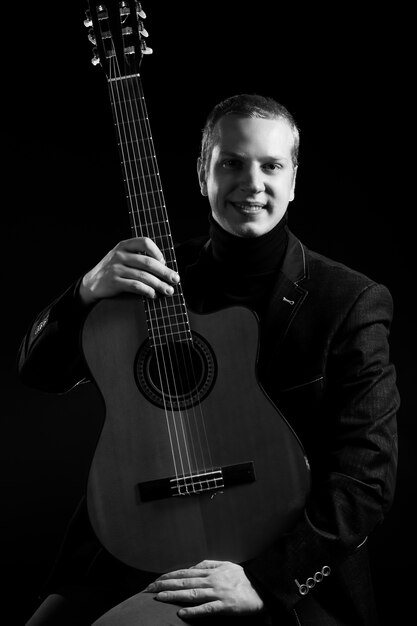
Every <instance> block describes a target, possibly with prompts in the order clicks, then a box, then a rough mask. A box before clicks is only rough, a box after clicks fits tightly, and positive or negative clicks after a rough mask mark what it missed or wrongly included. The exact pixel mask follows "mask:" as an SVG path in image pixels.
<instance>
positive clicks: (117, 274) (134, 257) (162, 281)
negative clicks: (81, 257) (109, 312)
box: [79, 237, 179, 304]
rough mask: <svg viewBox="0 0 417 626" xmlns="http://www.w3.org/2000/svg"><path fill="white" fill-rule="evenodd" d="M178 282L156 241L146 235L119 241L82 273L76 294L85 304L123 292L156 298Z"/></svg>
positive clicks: (170, 291) (171, 288) (167, 294)
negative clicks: (87, 270)
mask: <svg viewBox="0 0 417 626" xmlns="http://www.w3.org/2000/svg"><path fill="white" fill-rule="evenodd" d="M178 282H179V276H178V274H177V273H176V272H174V271H173V270H171V269H169V268H168V267H167V266H166V265H165V260H164V257H163V255H162V253H161V251H160V250H159V248H158V247H157V246H156V244H155V243H154V242H153V241H152V240H151V239H149V238H148V237H133V238H131V239H125V240H124V241H120V242H119V243H118V244H117V245H116V246H115V247H114V248H113V249H112V250H110V252H108V254H106V256H105V257H104V258H103V259H102V260H101V261H100V262H99V263H98V264H97V265H96V266H95V267H93V268H92V269H91V270H90V271H89V272H87V274H85V276H84V277H83V279H82V281H81V285H80V291H79V293H80V298H81V300H82V301H83V302H84V304H92V303H94V302H97V301H98V300H101V299H102V298H111V297H112V296H116V295H118V294H120V293H124V292H128V293H137V294H140V295H142V296H145V297H148V298H156V297H157V295H158V294H161V295H164V296H169V295H172V293H173V286H172V285H175V284H176V283H178Z"/></svg>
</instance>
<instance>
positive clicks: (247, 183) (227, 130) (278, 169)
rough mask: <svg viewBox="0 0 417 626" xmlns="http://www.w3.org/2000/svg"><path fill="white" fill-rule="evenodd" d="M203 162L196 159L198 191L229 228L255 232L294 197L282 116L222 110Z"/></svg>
mask: <svg viewBox="0 0 417 626" xmlns="http://www.w3.org/2000/svg"><path fill="white" fill-rule="evenodd" d="M215 137H216V139H215V142H214V144H213V148H212V152H211V156H210V159H209V162H208V164H207V165H206V166H204V165H203V163H202V161H201V159H199V160H198V176H199V181H200V188H201V193H202V194H203V195H205V196H208V199H209V202H210V206H211V211H212V214H213V218H214V219H215V220H216V221H217V222H218V223H219V224H220V226H222V228H224V229H225V230H226V231H228V232H229V233H232V234H234V235H238V236H240V237H259V236H260V235H263V234H264V233H267V232H268V231H270V230H271V229H272V228H273V227H274V226H275V225H276V224H278V222H279V221H280V220H281V218H282V216H283V215H284V214H285V212H286V210H287V207H288V204H289V202H291V201H292V200H293V199H294V188H295V175H296V168H294V166H293V162H292V147H293V144H294V136H293V133H292V130H291V128H290V126H289V124H288V122H287V121H286V120H283V119H264V118H258V117H240V116H237V115H227V116H224V117H222V118H220V120H219V121H218V122H217V124H216V128H215Z"/></svg>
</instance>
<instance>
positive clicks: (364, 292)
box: [20, 95, 399, 626]
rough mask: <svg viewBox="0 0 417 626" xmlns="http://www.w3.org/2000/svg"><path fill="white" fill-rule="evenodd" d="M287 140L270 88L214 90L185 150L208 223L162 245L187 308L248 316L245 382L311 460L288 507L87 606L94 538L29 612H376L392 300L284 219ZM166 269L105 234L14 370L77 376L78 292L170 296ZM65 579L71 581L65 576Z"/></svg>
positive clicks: (49, 379) (391, 399) (360, 618)
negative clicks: (268, 534) (304, 486)
mask: <svg viewBox="0 0 417 626" xmlns="http://www.w3.org/2000/svg"><path fill="white" fill-rule="evenodd" d="M298 144H299V134H298V130H297V127H296V124H295V122H294V120H293V118H292V116H291V115H290V113H289V112H288V111H287V110H286V109H285V108H284V107H282V106H281V105H280V104H278V103H277V102H275V101H274V100H272V99H270V98H264V97H261V96H257V95H239V96H234V97H232V98H229V99H227V100H225V101H224V102H222V103H220V104H219V105H217V106H216V107H215V108H214V109H213V111H212V112H211V114H210V116H209V118H208V120H207V123H206V126H205V129H204V133H203V141H202V151H201V155H200V158H199V160H198V176H199V183H200V188H201V193H202V194H203V195H204V196H207V197H208V200H209V204H210V208H211V217H210V237H209V238H208V239H207V238H204V240H195V241H191V242H188V243H186V244H183V245H182V246H180V247H179V248H178V250H177V258H178V263H179V272H180V276H181V283H182V287H183V291H184V294H185V297H186V300H187V303H188V305H189V307H190V308H191V309H192V310H194V311H196V312H201V313H202V312H208V311H212V310H216V309H218V308H219V307H227V306H230V305H234V304H240V305H245V306H248V307H249V308H251V309H252V310H254V311H255V312H256V314H257V316H258V318H259V323H260V352H259V362H258V377H259V381H260V383H261V385H262V387H263V388H264V390H265V391H266V393H267V394H268V396H269V397H270V398H271V399H272V401H273V402H274V404H275V405H276V406H277V407H278V408H279V410H280V411H281V412H282V413H283V415H284V416H285V418H286V419H287V420H288V422H289V424H290V425H291V426H292V428H293V429H294V431H295V432H296V433H297V435H298V437H299V438H300V440H301V442H302V444H303V446H304V450H305V453H306V455H307V458H308V460H309V464H310V467H311V481H312V482H311V492H310V494H309V498H308V502H307V505H306V507H305V510H304V512H303V514H302V515H301V516H300V518H299V519H298V521H297V522H296V523H295V524H294V526H293V527H292V528H291V529H290V530H289V531H288V532H286V533H285V534H283V535H282V536H279V537H276V538H274V540H271V544H270V545H269V547H268V549H267V550H266V551H265V552H263V553H261V554H258V555H257V556H256V557H254V558H253V559H251V560H249V561H248V562H246V563H244V565H243V566H242V565H240V564H236V563H231V562H227V561H208V560H206V561H202V562H200V563H190V564H189V568H188V569H187V568H185V569H181V570H178V571H174V572H166V573H164V574H163V575H161V576H160V577H158V578H157V579H156V580H152V579H151V578H149V577H148V578H147V579H146V582H145V578H143V579H141V582H142V583H143V586H142V587H141V586H139V584H140V583H139V582H137V583H135V584H136V585H137V586H136V589H135V590H133V589H134V587H132V586H130V588H129V590H130V593H128V587H127V586H126V587H125V588H120V589H119V590H118V593H114V594H113V595H112V596H111V595H110V594H108V596H107V605H106V603H102V604H101V605H100V604H98V603H97V604H96V605H95V607H94V609H92V610H91V611H90V608H87V607H92V606H93V604H94V603H93V602H92V601H91V602H90V604H88V602H86V601H85V597H86V594H85V590H86V589H90V590H91V589H94V590H95V593H96V595H99V594H100V592H101V591H102V589H106V588H107V589H109V588H111V587H112V585H113V587H117V585H116V582H117V581H116V579H117V576H115V575H114V572H116V571H118V572H119V574H120V568H121V565H120V564H116V563H114V564H113V566H112V567H110V566H109V565H108V563H109V562H110V560H111V559H110V558H109V557H108V555H106V554H105V551H103V550H101V551H100V548H99V547H97V552H94V557H93V556H91V561H88V559H87V560H85V561H83V562H81V561H82V559H81V561H80V563H79V565H78V569H76V570H75V571H74V568H72V570H71V573H70V574H68V573H65V571H64V573H63V574H62V572H61V573H60V574H59V575H57V576H55V582H54V584H53V585H51V586H50V588H49V591H51V593H52V592H54V593H55V595H54V596H52V595H51V596H49V598H47V599H46V601H45V603H44V605H43V606H42V607H41V608H40V609H39V611H38V613H37V614H36V615H35V616H34V617H33V618H32V620H31V621H30V622H29V624H30V625H31V626H34V625H36V624H44V623H46V621H45V618H44V617H43V615H46V614H47V613H48V611H49V614H50V615H51V614H52V612H53V610H56V611H57V613H56V614H57V615H59V611H61V613H60V615H61V618H62V615H63V614H64V613H65V612H66V613H65V614H66V615H69V614H70V612H71V611H74V613H73V614H72V615H73V617H72V619H73V621H72V622H70V623H73V624H74V623H80V624H81V623H89V621H88V620H90V622H91V621H93V619H94V618H96V617H97V618H98V616H99V615H101V614H103V615H102V617H99V618H98V619H97V622H95V623H96V624H97V626H109V625H111V624H118V625H119V624H126V625H127V624H156V623H158V624H165V623H166V624H168V623H170V624H171V623H173V624H174V623H175V624H181V623H184V622H183V620H186V621H187V620H190V621H192V620H193V619H194V618H197V617H206V618H207V620H208V623H215V624H220V623H223V621H222V620H225V622H224V623H228V619H230V618H232V619H233V622H232V623H235V621H236V618H237V621H236V623H242V624H243V623H250V624H258V623H259V624H262V623H265V624H280V625H282V624H309V625H312V624H317V626H326V625H329V626H330V625H339V624H340V625H342V624H343V625H348V624H349V625H351V626H359V625H369V626H370V625H375V624H377V623H378V620H377V615H376V609H375V605H374V599H373V596H372V583H371V579H370V573H369V563H368V557H367V545H366V541H367V537H368V536H369V534H370V533H371V532H372V530H373V529H374V528H375V527H376V526H377V525H378V524H380V523H381V522H382V520H383V518H384V515H385V513H386V511H387V510H388V509H389V507H390V504H391V502H392V498H393V493H394V486H395V471H396V459H397V456H396V450H397V446H396V419H395V414H396V410H397V408H398V403H399V400H398V393H397V389H396V386H395V371H394V368H393V366H392V364H391V363H390V360H389V347H388V332H389V326H390V322H391V317H392V302H391V297H390V294H389V292H388V291H387V289H386V288H385V287H384V286H382V285H379V284H377V283H375V282H374V281H372V280H371V279H369V278H367V277H366V276H364V275H362V274H359V273H357V272H355V271H353V270H351V269H349V268H347V267H345V266H343V265H341V264H339V263H337V262H335V261H332V260H330V259H327V258H324V257H322V256H321V255H319V254H316V253H314V252H312V251H310V250H308V249H306V247H305V246H304V245H303V244H302V243H301V242H300V241H299V240H298V239H297V238H296V237H295V236H294V235H293V234H292V233H291V232H290V231H289V229H288V227H287V209H288V205H289V203H290V202H291V201H292V200H293V198H294V191H295V182H296V173H297V154H298ZM179 278H180V277H179V276H178V275H177V274H176V272H174V271H173V270H172V269H169V268H168V267H167V265H166V264H165V262H164V259H163V257H162V254H161V252H160V251H159V250H158V248H157V247H156V245H155V243H154V242H153V241H151V240H150V239H146V238H141V237H138V238H133V239H129V240H126V241H123V242H120V243H119V244H118V245H117V246H116V247H115V248H114V249H113V250H112V251H110V252H109V253H108V254H107V255H106V257H105V258H104V259H102V260H101V261H100V262H99V263H98V265H97V266H95V267H94V268H93V269H92V270H91V271H89V272H88V273H87V274H86V275H85V276H84V277H83V278H82V279H81V280H80V281H77V283H76V285H75V286H73V287H71V288H70V289H69V290H68V291H67V292H66V293H65V294H64V295H63V296H61V298H59V299H58V300H57V301H55V303H53V304H52V306H51V307H49V308H48V309H47V310H46V311H45V312H43V313H42V314H41V315H40V316H39V317H38V318H37V320H36V321H35V324H34V325H33V327H32V329H31V331H30V332H29V334H28V336H27V338H26V339H25V341H24V342H23V344H22V349H21V354H20V368H21V369H20V371H21V376H22V379H23V380H24V381H25V382H26V383H27V384H29V385H32V386H35V387H38V388H41V389H44V390H49V391H63V390H67V389H69V388H70V387H71V386H73V385H74V384H76V383H77V382H78V381H80V380H81V379H83V378H87V379H88V376H89V374H88V371H86V369H85V365H83V361H82V359H81V357H80V354H79V353H78V349H77V345H78V342H77V341H76V339H77V337H78V335H79V332H80V328H81V326H82V323H83V321H84V319H85V317H86V315H87V314H88V312H89V310H90V309H91V307H92V306H94V304H95V303H96V302H98V301H99V300H101V299H102V298H109V297H113V296H116V295H118V294H121V293H123V292H130V293H136V294H140V295H144V296H146V297H148V298H151V299H152V298H156V297H161V296H165V297H170V295H171V294H172V293H173V292H174V289H175V285H176V284H177V283H178V281H179ZM52 357H53V358H52ZM254 420H256V417H254ZM254 428H256V423H254ZM265 506H268V503H265ZM80 516H81V517H82V514H80V513H79V515H78V517H80ZM78 523H79V522H78ZM155 540H156V541H157V538H155ZM73 541H74V540H73ZM71 545H74V544H73V543H72V544H71ZM64 552H65V551H64ZM100 559H102V566H98V565H97V562H99V561H100ZM73 560H74V559H73ZM63 561H64V562H65V559H63ZM93 561H94V563H93ZM106 564H107V565H106ZM82 567H84V570H85V571H83V572H82V571H81V569H82ZM118 568H119V569H118ZM62 569H64V570H65V568H61V570H62ZM87 570H88V575H87V576H86V574H85V572H86V571H87ZM103 571H105V572H106V577H105V581H104V580H103V579H104V577H103V576H102V577H100V576H101V573H102V572H103ZM94 572H96V573H95V574H94ZM109 572H113V573H112V574H109ZM127 578H128V576H127V575H126V580H127ZM132 580H134V575H133V573H132ZM81 581H83V584H82V583H81ZM119 582H120V576H119ZM113 583H114V584H113ZM81 584H82V586H83V593H82V594H79V593H77V592H76V591H74V589H75V588H77V589H79V588H80V586H81ZM59 585H60V586H61V588H60V587H59ZM143 587H145V590H144V592H140V591H141V589H142V588H143ZM135 591H137V592H140V593H136V594H135ZM127 596H130V597H129V598H127ZM89 597H90V598H91V597H92V594H90V596H89ZM125 598H127V599H125ZM155 599H156V600H157V602H155ZM120 601H122V602H121V604H118V605H117V606H115V607H114V608H111V609H110V610H109V611H108V612H107V613H105V611H106V609H108V608H110V606H111V605H112V604H116V603H117V602H120ZM65 602H66V603H65ZM53 605H54V606H55V607H57V608H55V609H54V608H53ZM75 606H78V607H79V608H78V609H77V610H78V615H80V616H81V617H77V619H78V620H79V621H75V619H76V618H75V617H74V616H75V614H76V613H75V611H76V609H75V608H74V607H75ZM63 607H64V608H63ZM63 612H64V613H63ZM87 616H88V617H87ZM83 619H84V621H83ZM47 623H48V624H49V623H65V622H64V621H59V618H58V620H57V619H55V621H54V622H49V621H48V622H47Z"/></svg>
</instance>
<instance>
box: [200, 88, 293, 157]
mask: <svg viewBox="0 0 417 626" xmlns="http://www.w3.org/2000/svg"><path fill="white" fill-rule="evenodd" d="M226 115H238V116H240V117H259V118H263V119H269V120H271V119H272V120H274V119H283V120H286V121H287V123H288V125H289V126H290V128H291V131H292V134H293V137H294V143H293V146H292V149H291V158H292V163H293V166H294V167H297V165H298V152H299V146H300V131H299V128H298V126H297V124H296V122H295V119H294V117H293V115H291V113H290V112H289V111H288V109H286V108H285V106H283V105H282V104H280V103H279V102H277V101H276V100H274V99H273V98H270V97H268V96H260V95H258V94H247V93H243V94H238V95H236V96H231V97H230V98H226V100H223V101H222V102H219V104H217V105H216V106H215V107H214V108H213V109H212V110H211V112H210V113H209V115H208V117H207V120H206V123H205V126H204V128H203V136H202V141H201V154H200V158H201V161H202V164H203V167H207V166H208V164H209V162H210V156H211V152H212V149H213V146H214V143H215V126H216V124H217V122H218V121H219V120H220V119H221V118H222V117H225V116H226Z"/></svg>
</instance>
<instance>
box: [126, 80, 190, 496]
mask: <svg viewBox="0 0 417 626" xmlns="http://www.w3.org/2000/svg"><path fill="white" fill-rule="evenodd" d="M126 74H127V72H125V75H126ZM121 85H122V87H123V88H125V87H126V90H127V92H128V96H129V97H125V98H124V103H126V102H129V106H130V118H131V121H132V124H128V130H129V140H130V145H131V146H133V154H132V155H131V156H133V157H134V159H133V160H134V161H135V164H136V166H137V163H136V161H137V158H139V163H140V167H141V170H142V180H143V183H144V187H145V190H146V192H145V198H146V201H147V205H148V207H147V208H148V211H146V210H145V211H144V213H143V216H144V218H145V223H146V216H147V212H148V213H149V215H150V219H149V223H148V224H147V234H148V235H150V234H151V232H150V231H151V230H152V231H153V232H152V235H153V236H152V239H154V240H155V239H157V235H156V232H155V230H154V220H153V219H152V207H151V205H150V198H149V194H152V195H153V196H155V186H154V188H153V189H152V177H154V179H155V181H157V182H158V183H159V187H158V191H157V192H156V196H157V200H158V202H155V198H154V209H153V210H154V211H156V209H157V208H162V209H164V208H165V203H164V199H163V196H162V189H160V182H159V172H158V169H157V167H156V169H155V165H156V157H155V154H154V149H153V146H152V141H151V133H150V129H148V133H145V137H144V133H143V127H142V125H141V124H140V123H139V124H138V126H139V130H140V132H141V137H140V139H139V138H138V135H137V125H136V124H135V123H134V120H135V119H137V120H138V121H139V122H140V121H142V122H143V123H145V125H146V121H147V120H148V116H147V113H146V109H144V107H143V106H142V107H141V111H139V110H138V103H139V102H140V100H139V97H138V94H137V93H135V90H134V87H135V86H136V87H137V90H138V92H139V95H140V86H141V85H140V80H139V77H137V76H136V77H132V78H130V79H129V78H128V79H126V80H123V81H122V83H121ZM132 86H133V93H132V90H131V87H132ZM142 98H143V96H142ZM143 101H144V100H143ZM132 102H133V103H134V104H135V105H136V110H135V111H134V110H133V108H132ZM135 114H136V118H135ZM126 118H127V119H129V115H128V114H127V109H126ZM132 129H133V130H134V133H132ZM125 130H126V129H125ZM133 135H135V136H133ZM146 141H148V143H149V144H150V148H151V150H150V151H149V145H148V151H147V147H146ZM135 145H136V147H137V155H135V151H134V146H135ZM126 146H127V147H128V146H129V143H127V144H126ZM141 146H142V148H143V151H144V159H141ZM148 152H150V153H149V154H148ZM149 161H150V162H151V164H152V166H153V172H152V171H151V170H152V168H149ZM144 164H145V165H146V168H145V167H144ZM145 169H146V171H147V173H145ZM146 176H148V179H149V182H150V186H151V190H150V191H149V190H148V188H147V186H146V179H145V177H146ZM137 181H138V183H139V186H141V184H142V181H141V177H140V176H139V172H137ZM141 197H143V187H142V193H141ZM165 221H166V223H168V220H167V217H166V215H165ZM149 224H150V226H151V227H152V228H150V226H149ZM157 224H159V239H160V240H161V242H162V241H163V237H162V234H161V227H160V220H159V219H158V220H157ZM161 248H164V251H165V246H161ZM171 250H173V245H172V244H171ZM174 260H175V257H174ZM164 301H165V300H158V302H155V301H153V302H152V301H151V302H149V307H150V308H152V307H153V308H154V312H156V309H158V308H159V309H161V306H162V304H163V302H164ZM174 310H176V309H174ZM149 313H150V310H149ZM149 317H150V321H151V324H152V322H153V320H152V315H151V314H150V316H149ZM168 319H170V318H168ZM177 326H178V328H179V327H180V326H179V323H178V320H177ZM157 330H158V335H159V344H160V346H161V348H160V349H161V358H162V362H163V366H164V371H165V383H166V386H167V394H168V395H169V391H170V390H169V376H168V372H167V369H168V368H167V365H166V361H165V355H164V342H163V340H162V337H161V334H160V327H159V325H157ZM153 334H154V336H155V332H153ZM171 334H172V331H171ZM165 336H166V327H165ZM169 345H170V344H169V342H168V344H167V346H168V360H169V367H170V371H171V372H174V367H173V360H172V354H171V351H170V350H169ZM154 349H155V353H156V355H157V354H158V347H157V346H155V348H154ZM174 354H175V356H176V353H174ZM177 367H178V363H177ZM158 371H159V378H160V387H161V390H162V393H164V385H163V377H162V375H161V368H160V367H159V368H158ZM172 380H173V383H174V395H175V396H176V398H177V406H178V407H180V401H179V395H178V391H177V387H176V380H175V376H174V377H173V379H172ZM164 404H165V405H166V403H165V400H164ZM179 418H180V427H181V431H182V437H183V443H184V448H185V457H186V460H187V462H188V470H189V472H191V462H190V452H189V449H188V444H187V439H186V436H185V432H184V422H183V414H182V412H181V411H180V412H179ZM172 419H173V423H174V430H175V435H176V439H177V445H178V455H179V459H180V464H181V467H182V470H183V475H184V474H185V467H184V463H185V461H184V460H183V455H182V452H181V443H180V437H179V427H177V423H176V418H175V414H174V412H173V411H172ZM177 484H178V482H177Z"/></svg>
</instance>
